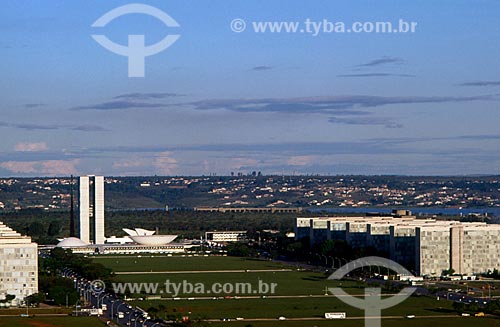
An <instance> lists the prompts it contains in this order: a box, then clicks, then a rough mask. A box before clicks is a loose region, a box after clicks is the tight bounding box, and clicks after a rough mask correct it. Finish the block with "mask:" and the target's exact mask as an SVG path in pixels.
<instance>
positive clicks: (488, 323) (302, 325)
mask: <svg viewBox="0 0 500 327" xmlns="http://www.w3.org/2000/svg"><path fill="white" fill-rule="evenodd" d="M210 326H212V327H222V326H224V327H249V326H252V327H276V326H283V327H331V326H338V327H362V326H364V322H363V321H362V320H335V321H326V320H322V321H278V320H276V321H263V322H260V321H259V322H255V321H246V322H245V321H238V322H232V321H231V322H214V323H211V324H210ZM401 326H404V327H432V326H436V327H498V326H500V320H498V319H490V318H461V317H457V318H451V319H449V318H445V319H443V318H439V319H438V318H436V319H404V320H403V319H390V320H389V319H387V320H383V321H382V327H401Z"/></svg>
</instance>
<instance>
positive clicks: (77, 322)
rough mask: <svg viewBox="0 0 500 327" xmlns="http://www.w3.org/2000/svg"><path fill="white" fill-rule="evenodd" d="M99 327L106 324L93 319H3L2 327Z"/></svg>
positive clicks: (0, 318) (0, 324)
mask: <svg viewBox="0 0 500 327" xmlns="http://www.w3.org/2000/svg"><path fill="white" fill-rule="evenodd" d="M12 326H15V327H68V326H71V327H97V326H104V323H103V322H102V321H100V320H99V319H97V318H93V317H31V318H22V317H2V316H0V327H12Z"/></svg>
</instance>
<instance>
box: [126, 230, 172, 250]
mask: <svg viewBox="0 0 500 327" xmlns="http://www.w3.org/2000/svg"><path fill="white" fill-rule="evenodd" d="M123 231H124V232H125V233H127V234H128V237H130V238H131V239H132V240H133V241H134V242H135V243H137V244H140V245H152V246H159V245H166V244H168V243H170V242H172V241H173V240H175V238H176V237H177V235H154V233H155V231H151V230H147V229H142V228H135V229H134V230H132V229H128V228H123Z"/></svg>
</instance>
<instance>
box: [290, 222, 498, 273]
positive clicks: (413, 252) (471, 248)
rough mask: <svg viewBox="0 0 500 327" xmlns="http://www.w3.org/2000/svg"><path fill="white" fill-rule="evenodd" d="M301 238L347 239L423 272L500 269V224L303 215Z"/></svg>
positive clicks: (313, 240) (299, 225) (299, 227)
mask: <svg viewBox="0 0 500 327" xmlns="http://www.w3.org/2000/svg"><path fill="white" fill-rule="evenodd" d="M295 235H296V239H301V238H304V237H308V238H309V240H310V243H311V244H315V243H318V242H321V241H324V240H343V241H346V242H347V243H349V244H350V245H351V246H352V247H353V248H360V247H374V248H375V249H376V250H377V251H378V252H379V253H381V254H382V255H384V256H386V257H388V258H390V259H391V260H394V261H396V262H398V263H399V264H401V265H403V266H404V267H405V268H407V269H408V270H410V271H412V272H413V273H414V274H416V275H420V276H426V275H427V276H440V275H441V273H442V272H443V271H444V270H449V269H453V270H454V271H455V273H456V274H462V275H471V274H480V273H485V272H488V270H493V269H499V268H500V225H499V224H486V223H467V222H459V221H437V220H435V219H416V218H415V217H409V216H407V217H401V218H396V217H391V216H387V217H316V218H297V220H296V225H295Z"/></svg>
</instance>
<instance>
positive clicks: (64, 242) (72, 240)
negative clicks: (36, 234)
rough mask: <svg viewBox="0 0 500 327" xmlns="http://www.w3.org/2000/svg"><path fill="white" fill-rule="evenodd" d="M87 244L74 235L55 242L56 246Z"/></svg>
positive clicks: (65, 246) (69, 246) (70, 246)
mask: <svg viewBox="0 0 500 327" xmlns="http://www.w3.org/2000/svg"><path fill="white" fill-rule="evenodd" d="M87 245H88V244H87V243H85V242H84V241H82V240H81V239H79V238H76V237H68V238H65V239H64V240H62V241H61V242H59V243H57V245H56V247H58V248H73V247H77V246H87Z"/></svg>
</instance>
